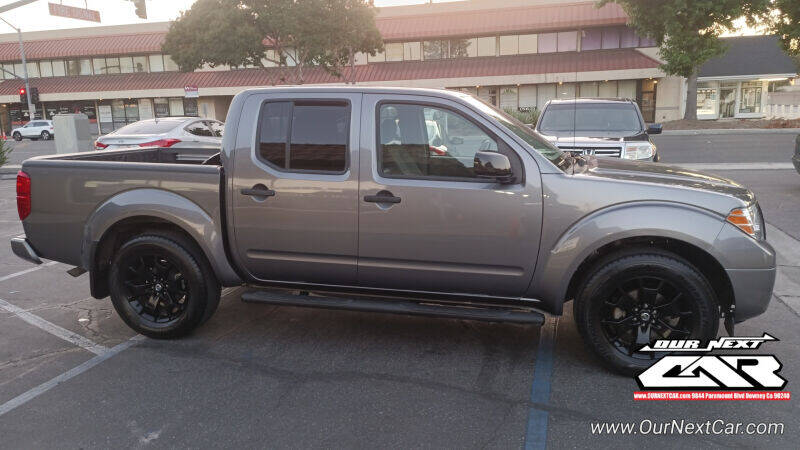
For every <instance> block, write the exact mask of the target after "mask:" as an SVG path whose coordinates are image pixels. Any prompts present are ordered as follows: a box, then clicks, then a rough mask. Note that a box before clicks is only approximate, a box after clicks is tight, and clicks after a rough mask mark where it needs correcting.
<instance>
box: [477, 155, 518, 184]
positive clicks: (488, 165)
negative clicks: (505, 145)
mask: <svg viewBox="0 0 800 450" xmlns="http://www.w3.org/2000/svg"><path fill="white" fill-rule="evenodd" d="M472 167H473V171H474V172H475V175H476V176H478V177H480V178H491V179H493V180H495V181H497V182H498V183H503V184H508V183H513V182H514V173H513V171H512V170H511V161H509V160H508V157H507V156H506V155H503V154H502V153H497V152H477V153H475V162H474V164H473V166H472Z"/></svg>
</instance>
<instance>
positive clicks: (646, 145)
mask: <svg viewBox="0 0 800 450" xmlns="http://www.w3.org/2000/svg"><path fill="white" fill-rule="evenodd" d="M655 152H656V146H655V145H653V144H651V143H650V142H629V143H627V144H626V145H625V155H624V156H623V157H624V158H625V159H651V158H652V157H653V155H654V154H655Z"/></svg>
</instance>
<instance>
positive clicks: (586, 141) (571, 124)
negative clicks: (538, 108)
mask: <svg viewBox="0 0 800 450" xmlns="http://www.w3.org/2000/svg"><path fill="white" fill-rule="evenodd" d="M661 128H662V127H661V124H657V123H656V124H650V125H646V124H645V122H644V118H643V117H642V111H641V110H640V109H639V105H637V104H636V102H635V101H633V100H630V99H626V98H605V99H601V98H579V99H569V100H567V99H563V100H551V101H549V102H547V104H545V106H544V108H543V109H542V113H541V114H540V115H539V119H538V120H537V122H536V131H538V132H539V133H541V134H542V135H544V136H545V137H546V138H547V139H548V140H549V141H550V142H551V143H552V144H553V145H555V146H556V147H558V148H560V149H561V150H563V151H565V152H569V153H571V154H573V155H595V156H606V157H611V158H623V159H633V160H639V161H656V162H657V161H658V158H659V157H658V148H657V147H656V145H655V144H654V143H653V141H652V140H651V139H650V135H653V134H661Z"/></svg>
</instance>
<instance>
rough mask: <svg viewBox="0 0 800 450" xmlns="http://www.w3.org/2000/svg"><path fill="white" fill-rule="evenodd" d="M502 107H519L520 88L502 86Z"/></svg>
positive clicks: (509, 108)
mask: <svg viewBox="0 0 800 450" xmlns="http://www.w3.org/2000/svg"><path fill="white" fill-rule="evenodd" d="M500 108H501V109H505V110H511V111H516V110H517V109H518V108H519V89H518V88H517V87H516V86H503V87H501V88H500Z"/></svg>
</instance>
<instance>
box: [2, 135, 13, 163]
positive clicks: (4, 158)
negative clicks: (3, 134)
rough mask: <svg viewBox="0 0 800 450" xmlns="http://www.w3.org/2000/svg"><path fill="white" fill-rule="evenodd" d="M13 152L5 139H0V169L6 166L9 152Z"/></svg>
mask: <svg viewBox="0 0 800 450" xmlns="http://www.w3.org/2000/svg"><path fill="white" fill-rule="evenodd" d="M13 151H14V148H13V147H11V146H10V145H8V143H7V142H6V141H5V139H0V167H3V166H5V165H6V164H8V157H9V156H10V155H11V152H13Z"/></svg>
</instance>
